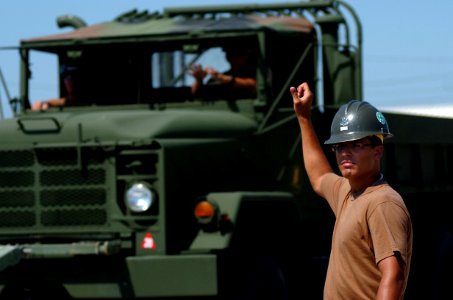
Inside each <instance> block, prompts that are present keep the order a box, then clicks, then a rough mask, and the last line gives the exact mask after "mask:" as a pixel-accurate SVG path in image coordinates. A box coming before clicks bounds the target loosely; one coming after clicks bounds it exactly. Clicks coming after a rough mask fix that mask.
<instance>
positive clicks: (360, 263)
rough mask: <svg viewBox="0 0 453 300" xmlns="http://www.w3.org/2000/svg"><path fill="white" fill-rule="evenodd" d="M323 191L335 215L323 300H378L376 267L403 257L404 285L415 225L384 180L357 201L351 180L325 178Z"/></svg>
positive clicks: (379, 277) (335, 176) (396, 195)
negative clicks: (393, 256) (383, 260)
mask: <svg viewBox="0 0 453 300" xmlns="http://www.w3.org/2000/svg"><path fill="white" fill-rule="evenodd" d="M324 178H325V179H324V180H323V182H322V185H321V189H322V192H323V194H324V195H325V198H326V200H327V201H328V202H329V205H330V207H331V208H332V210H333V212H334V214H335V216H336V221H335V227H334V232H333V237H332V249H331V253H330V260H329V267H328V271H327V278H326V282H325V286H324V300H329V299H335V300H337V299H345V300H351V299H375V298H376V293H377V290H378V287H379V282H380V280H381V273H380V271H379V268H378V266H377V264H378V263H379V261H381V260H382V259H384V258H387V257H390V256H392V255H394V254H395V252H397V253H399V255H400V256H401V258H402V259H403V261H404V263H405V270H404V271H405V278H406V280H405V284H404V288H406V285H407V278H408V275H409V267H410V261H411V256H412V223H411V219H410V216H409V212H408V211H407V208H406V206H405V204H404V202H403V199H402V198H401V196H400V195H399V194H398V193H397V192H396V191H395V190H393V189H392V188H391V187H390V186H389V185H388V184H387V183H386V182H385V181H384V180H380V181H378V182H376V183H375V184H374V185H373V186H370V187H368V188H367V189H366V190H365V191H364V192H363V193H361V194H360V195H359V196H357V197H356V198H354V197H353V196H352V195H351V193H350V190H351V187H350V185H349V182H348V180H346V179H345V178H343V177H340V176H337V175H335V174H332V175H328V176H325V177H324Z"/></svg>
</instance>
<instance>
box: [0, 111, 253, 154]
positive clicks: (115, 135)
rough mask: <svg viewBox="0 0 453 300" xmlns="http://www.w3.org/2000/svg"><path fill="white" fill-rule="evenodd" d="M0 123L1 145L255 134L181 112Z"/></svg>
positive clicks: (226, 118) (229, 118)
mask: <svg viewBox="0 0 453 300" xmlns="http://www.w3.org/2000/svg"><path fill="white" fill-rule="evenodd" d="M1 123H3V124H2V126H0V132H2V136H3V138H4V139H6V140H3V141H2V144H3V145H11V144H15V145H17V144H18V143H23V144H33V145H36V144H42V143H74V142H76V141H83V142H89V141H96V142H101V143H119V142H128V141H138V140H148V139H175V138H184V139H188V138H240V137H243V136H247V135H250V134H251V133H253V132H254V131H255V130H256V128H257V124H256V122H255V121H253V120H251V119H249V118H247V117H245V116H243V115H241V114H237V113H232V112H216V111H209V112H207V111H201V112H200V111H187V110H185V111H180V110H165V111H148V110H146V111H143V110H122V111H92V112H74V113H70V112H59V113H50V112H45V113H42V114H39V115H38V114H33V115H32V114H30V115H27V116H21V117H18V118H14V119H7V120H2V121H1ZM1 123H0V124H1ZM17 132H19V134H17Z"/></svg>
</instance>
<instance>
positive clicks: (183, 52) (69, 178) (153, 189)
mask: <svg viewBox="0 0 453 300" xmlns="http://www.w3.org/2000/svg"><path fill="white" fill-rule="evenodd" d="M57 24H58V26H60V27H62V28H67V27H69V28H70V30H69V31H65V32H62V33H60V34H53V35H47V36H43V37H37V38H31V39H24V40H21V42H20V45H19V47H18V50H19V54H20V68H21V85H20V95H19V97H18V98H15V99H12V101H11V104H12V108H13V112H14V116H13V117H12V118H8V119H4V120H1V121H0V136H1V140H2V143H1V144H0V179H1V180H0V216H1V217H0V244H1V245H2V246H1V248H0V251H1V252H0V270H1V271H0V286H1V288H2V292H1V295H0V297H2V298H3V299H47V298H50V297H54V298H58V299H65V298H68V299H71V298H72V299H160V298H164V299H181V298H191V299H263V298H265V299H322V287H323V283H324V274H325V270H326V265H327V259H328V255H329V251H330V238H331V231H332V228H333V222H334V220H333V214H332V213H331V212H330V211H329V208H328V207H327V205H326V204H325V203H324V201H322V200H321V199H318V197H317V196H316V195H315V194H314V193H313V191H312V189H311V187H310V184H309V182H308V179H307V176H306V174H305V172H304V167H303V162H302V159H301V153H300V133H299V128H298V125H297V122H296V120H295V116H294V111H293V108H292V100H291V98H290V96H289V87H290V86H297V85H298V84H300V83H301V82H303V81H306V82H308V83H309V84H310V85H311V86H312V88H313V89H314V90H315V92H316V103H317V105H315V106H314V108H313V122H314V123H315V127H316V129H317V130H318V134H319V136H320V139H321V140H323V139H325V138H326V137H327V136H328V134H329V129H330V121H331V118H332V116H333V114H334V113H335V111H336V109H337V108H338V106H339V105H341V104H342V103H345V102H347V101H349V100H351V99H362V29H361V24H360V21H359V18H358V16H357V15H356V13H355V12H354V10H353V8H352V7H350V6H349V5H348V4H347V3H345V2H343V1H299V2H291V3H275V4H242V5H216V6H203V7H196V6H190V7H172V8H166V9H164V10H163V11H162V12H152V13H150V12H147V11H137V10H131V11H128V12H125V13H123V14H121V15H119V16H117V17H116V18H114V19H113V20H112V21H110V22H105V23H101V24H95V25H90V26H89V25H87V24H86V23H85V22H84V20H83V19H81V18H79V17H78V16H72V15H67V16H61V17H59V18H58V19H57ZM227 48H228V49H249V50H250V51H251V53H253V55H251V56H250V57H251V59H252V60H253V63H254V66H255V67H254V68H255V70H256V89H255V92H254V93H253V94H249V95H244V94H237V93H234V92H233V91H232V89H220V88H219V86H215V85H209V82H206V83H207V84H206V89H205V92H204V93H203V94H202V95H201V96H200V95H194V94H193V93H192V88H191V86H192V84H193V78H192V77H191V76H190V74H188V68H189V67H190V66H191V65H193V64H198V63H200V62H203V63H204V64H217V63H221V62H222V61H224V54H223V52H222V50H224V49H227ZM35 53H46V54H47V55H49V56H51V57H55V60H56V62H57V63H56V65H57V68H55V74H57V78H58V80H59V83H58V87H59V91H58V92H56V95H55V96H56V97H61V98H64V99H65V100H66V101H65V103H64V105H62V106H54V107H49V108H48V109H37V110H35V109H32V108H33V102H35V101H36V100H37V99H33V95H34V94H33V91H32V86H33V85H32V82H33V80H34V78H36V77H37V76H39V74H38V71H35V70H33V67H34V66H33V65H32V64H31V57H32V55H35ZM222 64H223V65H224V67H225V66H227V63H226V62H225V61H224V62H223V63H222ZM67 76H70V77H71V78H72V79H73V80H74V82H76V83H74V85H73V89H74V90H76V91H77V92H76V93H75V94H76V95H77V96H73V94H72V93H73V90H70V89H68V86H67V85H66V81H65V80H66V78H67ZM387 118H388V120H389V123H390V130H391V131H392V132H393V133H394V134H395V138H394V139H393V140H392V141H391V142H390V143H389V144H388V147H387V148H388V149H387V152H386V157H385V159H384V172H385V174H386V177H387V178H388V180H389V182H390V183H391V184H393V185H394V186H395V187H396V188H397V189H399V190H400V191H401V193H402V194H403V197H404V198H405V200H406V202H407V204H408V207H409V208H410V210H411V213H412V214H413V215H412V216H413V219H414V228H415V245H414V246H415V252H414V260H413V267H412V273H411V276H410V282H409V287H408V291H407V297H406V298H407V299H409V298H411V299H414V298H415V297H420V295H421V294H423V293H426V294H425V298H429V299H433V297H432V296H433V295H438V296H439V297H441V296H444V295H448V294H443V293H444V291H445V290H444V288H445V286H446V285H443V284H442V283H443V282H448V280H449V279H452V276H451V274H450V273H451V272H448V267H449V266H451V258H452V248H451V244H452V243H451V225H452V222H451V221H449V220H450V218H448V213H449V212H450V211H451V201H450V200H451V199H450V198H451V195H452V193H451V192H452V177H453V175H452V174H453V173H452V171H451V170H453V166H452V157H453V150H452V149H453V148H452V139H453V138H451V137H446V136H445V134H442V135H441V134H440V131H438V130H437V131H435V132H433V129H434V128H442V129H443V131H444V132H448V131H447V130H448V128H450V127H451V126H452V122H451V121H450V120H444V119H438V118H427V117H420V116H413V115H408V114H401V113H389V114H388V115H387ZM415 126H417V134H416V135H413V134H412V133H413V132H412V131H413V128H414V127H415ZM329 150H330V149H326V153H327V154H328V155H329V159H333V157H332V155H331V154H329V153H330V151H329ZM332 162H333V160H332ZM422 201H423V202H422ZM421 203H427V204H428V203H429V204H428V205H423V206H422V204H421ZM426 206H428V207H429V209H427V208H426ZM449 247H450V248H449ZM442 268H444V269H443V270H442ZM435 275H438V278H437V277H436V276H435ZM421 284H423V286H424V288H423V291H420V290H419V286H421ZM412 297H414V298H412ZM417 299H419V298H417Z"/></svg>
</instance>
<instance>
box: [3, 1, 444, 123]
mask: <svg viewBox="0 0 453 300" xmlns="http://www.w3.org/2000/svg"><path fill="white" fill-rule="evenodd" d="M269 2H271V3H273V2H280V3H282V2H295V1H294V0H292V1H291V0H285V1H279V0H271V1H269V0H252V1H248V0H217V1H212V0H211V1H207V0H193V1H183V0H165V1H150V0H146V1H145V0H96V1H88V0H78V1H75V0H66V1H61V0H40V1H33V0H15V1H6V0H3V1H1V2H0V25H1V26H0V37H1V38H0V46H16V45H18V44H19V40H20V39H22V38H29V37H34V36H41V35H47V34H53V33H59V32H61V31H62V29H59V28H58V27H57V26H56V18H57V17H58V16H61V15H65V14H73V15H76V16H79V17H81V18H82V19H84V20H85V21H86V22H87V23H88V24H95V23H99V22H104V21H108V20H111V19H113V18H115V17H116V16H118V15H119V14H121V13H123V12H126V11H129V10H131V9H134V8H137V9H139V10H144V9H147V10H148V11H156V10H158V11H161V10H162V8H163V6H165V7H170V6H188V5H191V4H194V5H206V4H210V5H214V4H215V5H217V4H235V3H269ZM346 2H347V3H348V4H350V5H351V6H352V7H354V9H355V10H356V12H357V14H358V16H359V18H360V20H361V22H362V27H363V41H364V48H363V50H364V100H367V101H369V102H371V103H373V104H375V105H376V106H378V107H383V106H388V105H414V104H415V105H423V104H427V105H430V106H441V107H446V105H447V104H450V103H453V52H452V51H451V49H453V35H452V34H451V30H452V29H453V17H452V15H451V13H452V12H453V1H451V0H435V1H421V0H412V1H410V0H398V1H394V0H379V1H377V0H376V1H366V0H350V1H346ZM162 3H164V4H162ZM35 64H40V62H39V61H36V62H35ZM40 67H42V68H46V67H48V66H46V62H45V61H43V62H42V66H40ZM0 68H1V70H2V72H3V75H4V76H5V79H6V83H7V85H8V88H9V92H10V94H11V96H12V97H15V96H18V94H19V87H18V83H19V58H18V55H17V51H0ZM52 71H53V70H52ZM53 73H55V72H53ZM52 80H54V79H53V78H50V77H49V81H52ZM41 84H42V86H41V87H40V88H41V91H42V95H37V97H40V98H42V99H45V98H46V97H49V96H51V95H54V94H55V91H54V88H53V85H52V84H51V83H50V82H49V83H47V82H43V83H41ZM0 97H1V100H2V107H3V111H4V116H6V117H9V116H10V115H11V112H10V109H9V105H8V104H6V95H5V91H4V89H3V86H1V85H0Z"/></svg>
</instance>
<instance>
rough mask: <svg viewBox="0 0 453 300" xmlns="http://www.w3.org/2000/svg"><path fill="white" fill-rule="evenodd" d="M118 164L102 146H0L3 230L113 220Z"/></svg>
mask: <svg viewBox="0 0 453 300" xmlns="http://www.w3.org/2000/svg"><path fill="white" fill-rule="evenodd" d="M112 165H113V164H112V163H111V162H109V160H108V159H107V154H106V152H105V151H102V150H101V149H100V148H86V149H85V148H83V149H80V150H79V151H78V150H77V149H76V148H51V149H40V148H38V149H33V150H31V149H30V150H18V151H0V233H2V231H3V232H6V230H8V232H9V233H11V229H12V228H14V229H15V230H14V231H15V232H20V231H21V230H22V231H24V232H27V229H28V230H30V229H31V228H30V227H32V228H33V233H35V234H36V233H39V232H40V229H41V230H42V231H43V232H44V231H45V232H47V233H48V232H49V230H54V231H61V230H64V229H68V228H74V227H75V226H77V228H78V229H81V228H82V229H83V228H85V229H90V228H91V230H93V227H95V228H97V229H99V226H102V225H104V226H105V225H107V220H108V215H107V214H108V210H107V197H108V195H107V191H108V188H107V184H108V180H109V178H111V176H113V175H112V173H113V166H112ZM108 170H111V172H110V173H109V172H108ZM109 176H110V177H109ZM111 192H112V193H115V191H111Z"/></svg>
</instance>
